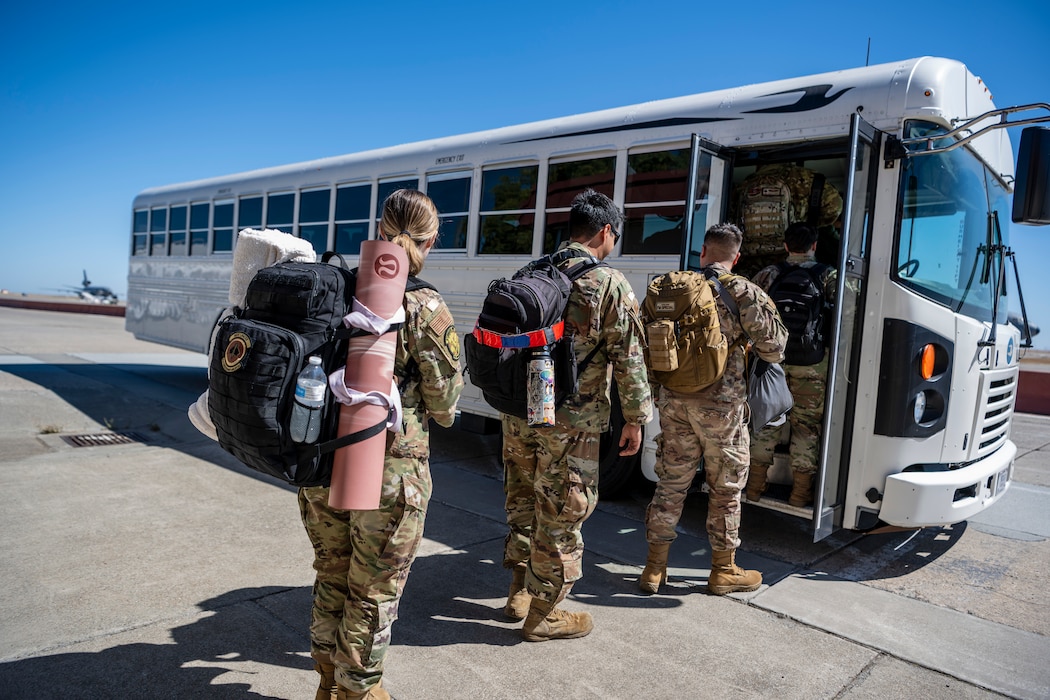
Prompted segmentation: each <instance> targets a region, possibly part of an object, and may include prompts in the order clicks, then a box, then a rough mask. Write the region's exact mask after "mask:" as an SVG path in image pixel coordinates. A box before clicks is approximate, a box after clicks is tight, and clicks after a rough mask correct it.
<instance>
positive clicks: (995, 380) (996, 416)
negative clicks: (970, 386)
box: [977, 367, 1017, 458]
mask: <svg viewBox="0 0 1050 700" xmlns="http://www.w3.org/2000/svg"><path fill="white" fill-rule="evenodd" d="M982 379H983V384H984V391H983V395H984V401H983V402H982V406H983V413H982V414H981V415H980V416H979V418H978V424H977V428H978V440H977V456H978V458H980V457H984V456H985V455H989V454H991V453H992V452H995V451H996V450H998V449H999V448H1000V447H1001V446H1002V445H1003V443H1005V442H1006V438H1007V436H1008V435H1009V434H1010V418H1011V417H1012V416H1013V413H1014V400H1015V398H1016V395H1017V392H1016V388H1017V368H1016V367H1010V368H1007V369H1004V370H991V371H988V372H987V373H986V374H985V375H983V376H982Z"/></svg>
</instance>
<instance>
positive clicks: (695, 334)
mask: <svg viewBox="0 0 1050 700" xmlns="http://www.w3.org/2000/svg"><path fill="white" fill-rule="evenodd" d="M716 294H717V292H716V291H715V289H714V285H713V283H711V282H709V281H708V280H707V278H705V277H704V275H703V273H700V272H692V271H690V270H682V271H675V272H668V273H667V274H664V275H660V276H659V277H657V278H655V279H654V280H653V281H652V282H650V283H649V288H648V289H647V290H646V294H645V301H644V302H643V304H642V322H643V323H644V324H645V337H646V342H647V344H648V348H646V351H645V364H646V366H647V367H648V369H649V376H650V377H651V378H652V380H653V381H655V382H657V383H658V384H661V385H662V386H664V387H665V388H667V389H670V390H671V391H676V392H679V393H683V394H695V393H697V392H699V391H702V390H704V389H706V388H707V387H709V386H711V385H712V384H714V383H715V382H717V381H718V380H719V379H720V378H721V377H722V373H723V372H724V371H725V368H726V360H727V358H728V357H729V343H728V342H727V341H726V338H725V335H724V334H723V333H722V329H721V327H720V324H719V321H718V309H717V308H716V306H715V295H716Z"/></svg>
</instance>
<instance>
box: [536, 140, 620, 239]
mask: <svg viewBox="0 0 1050 700" xmlns="http://www.w3.org/2000/svg"><path fill="white" fill-rule="evenodd" d="M615 177H616V157H615V156H609V157H608V158H591V159H588V160H577V161H572V162H569V163H551V165H550V168H549V169H548V173H547V211H546V216H545V219H544V225H543V252H544V253H553V252H554V251H555V250H557V249H558V246H559V245H561V244H562V243H564V242H565V241H567V240H569V208H570V207H571V206H572V200H573V198H574V197H575V196H576V195H578V194H579V193H580V192H583V191H584V190H585V189H587V188H588V187H589V188H591V189H593V190H595V191H597V192H601V193H602V194H604V195H606V196H607V197H609V198H610V199H612V196H613V182H614V180H615Z"/></svg>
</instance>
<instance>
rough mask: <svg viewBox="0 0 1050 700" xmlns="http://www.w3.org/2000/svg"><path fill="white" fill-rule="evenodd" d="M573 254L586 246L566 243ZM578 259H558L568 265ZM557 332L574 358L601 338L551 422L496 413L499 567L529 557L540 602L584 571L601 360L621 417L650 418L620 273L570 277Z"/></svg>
mask: <svg viewBox="0 0 1050 700" xmlns="http://www.w3.org/2000/svg"><path fill="white" fill-rule="evenodd" d="M568 248H569V249H571V250H578V251H579V253H580V257H589V256H590V253H589V252H588V251H587V249H586V248H585V247H584V246H582V245H581V244H579V243H570V244H569V246H568ZM576 262H579V258H572V259H570V260H568V261H566V262H565V263H564V264H563V266H564V267H570V266H571V265H573V264H574V263H576ZM565 321H566V323H565V332H566V333H570V332H571V333H574V334H575V343H574V350H575V352H576V357H577V359H578V360H579V361H582V359H583V358H584V357H586V355H587V353H588V352H590V351H591V349H593V348H594V346H595V345H596V344H597V343H598V342H599V341H601V340H603V339H604V340H605V345H604V346H603V347H602V349H601V350H599V351H598V352H597V353H596V354H595V356H594V357H593V358H592V359H591V361H590V363H589V364H588V365H587V366H586V367H585V368H584V369H583V371H582V372H581V373H580V376H579V391H578V392H577V393H575V394H572V395H570V396H569V397H568V398H567V399H566V400H565V402H564V403H563V404H562V405H561V406H560V407H559V408H558V411H557V416H556V425H554V426H552V427H532V426H530V425H529V424H528V421H526V420H525V419H523V418H517V417H515V416H510V415H506V414H504V415H503V464H504V477H505V478H504V492H505V493H506V497H507V500H506V508H507V525H508V526H509V532H508V534H507V540H506V546H505V549H504V555H503V565H504V566H505V567H507V568H508V569H513V568H514V566H515V565H516V564H518V563H520V562H528V571H527V573H526V576H525V585H526V587H527V589H528V591H529V593H530V594H531V595H532V596H533V597H534V598H537V599H539V600H541V601H545V602H549V603H551V604H552V605H556V604H557V603H558V602H559V601H561V600H562V599H563V598H565V596H566V595H567V594H568V592H569V590H570V589H571V588H572V584H573V582H574V581H577V580H578V579H579V578H580V577H581V576H583V569H582V562H583V536H582V534H581V532H580V528H581V526H582V525H583V522H584V521H585V520H586V519H587V517H588V516H589V515H590V514H591V513H592V512H593V511H594V507H595V505H596V504H597V502H598V447H599V440H600V436H601V433H602V432H604V431H605V430H608V427H609V412H610V407H609V399H608V396H609V380H608V372H607V367H608V365H610V364H611V365H612V368H613V378H614V379H615V380H616V383H617V386H618V387H619V391H620V407H621V409H622V411H623V415H624V418H625V419H626V421H627V422H628V423H637V424H640V425H644V424H646V423H648V422H649V420H650V419H651V418H652V398H651V396H650V393H649V382H648V378H647V374H646V370H645V363H644V361H643V359H642V343H643V337H644V336H643V331H642V326H641V322H640V321H639V319H638V302H637V299H635V296H634V292H633V291H632V290H631V285H630V284H629V283H628V282H627V280H626V279H625V278H624V276H623V274H622V273H621V272H619V271H618V270H615V269H613V268H611V267H607V266H600V267H596V268H594V269H592V270H589V271H588V272H586V273H584V274H583V275H582V276H581V277H579V278H578V279H577V280H576V281H575V282H574V283H573V288H572V293H571V294H570V296H569V302H568V306H567V309H566V313H565Z"/></svg>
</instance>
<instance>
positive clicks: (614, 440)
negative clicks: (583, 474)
mask: <svg viewBox="0 0 1050 700" xmlns="http://www.w3.org/2000/svg"><path fill="white" fill-rule="evenodd" d="M609 398H610V400H611V403H612V406H611V410H610V411H609V429H608V430H606V431H605V432H604V433H602V436H601V443H600V446H599V452H598V498H599V499H612V498H618V497H620V496H622V495H624V494H625V493H626V492H627V491H628V490H629V489H630V487H631V485H632V484H633V483H634V480H635V477H636V475H637V474H639V472H640V469H641V464H642V448H641V447H640V446H639V448H638V451H637V452H635V453H634V454H633V455H628V456H626V457H622V456H620V444H619V443H620V432H621V431H622V430H623V426H624V423H625V422H626V421H625V420H624V418H623V412H622V411H621V410H620V392H619V391H617V389H616V382H613V384H612V387H611V390H610V391H609ZM642 442H643V443H644V442H645V428H642Z"/></svg>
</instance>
